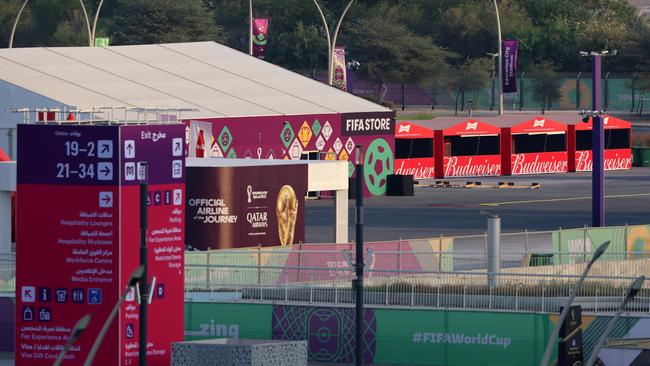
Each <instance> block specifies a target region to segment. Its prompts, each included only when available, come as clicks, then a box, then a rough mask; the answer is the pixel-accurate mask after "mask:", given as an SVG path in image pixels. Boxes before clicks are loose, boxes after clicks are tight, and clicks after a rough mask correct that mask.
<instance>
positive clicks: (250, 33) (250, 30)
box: [248, 0, 253, 56]
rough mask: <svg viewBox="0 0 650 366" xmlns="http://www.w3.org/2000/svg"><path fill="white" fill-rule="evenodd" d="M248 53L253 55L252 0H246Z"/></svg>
mask: <svg viewBox="0 0 650 366" xmlns="http://www.w3.org/2000/svg"><path fill="white" fill-rule="evenodd" d="M248 54H249V55H251V56H253V0H248Z"/></svg>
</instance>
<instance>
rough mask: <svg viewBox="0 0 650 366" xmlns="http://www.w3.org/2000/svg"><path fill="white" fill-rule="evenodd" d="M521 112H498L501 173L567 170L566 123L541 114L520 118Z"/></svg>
mask: <svg viewBox="0 0 650 366" xmlns="http://www.w3.org/2000/svg"><path fill="white" fill-rule="evenodd" d="M522 117H524V116H522V115H512V116H501V118H500V121H499V122H498V124H499V125H500V126H501V159H502V160H501V167H502V171H501V173H502V174H503V175H519V174H540V173H563V172H567V171H568V162H567V143H566V133H567V125H566V124H564V123H562V122H558V121H555V120H552V119H549V118H547V117H544V116H537V117H535V118H532V119H531V118H530V117H527V118H528V119H527V120H525V121H524V122H521V120H522Z"/></svg>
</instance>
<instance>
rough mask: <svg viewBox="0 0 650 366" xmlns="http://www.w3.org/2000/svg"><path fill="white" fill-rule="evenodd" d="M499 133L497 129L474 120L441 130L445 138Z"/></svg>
mask: <svg viewBox="0 0 650 366" xmlns="http://www.w3.org/2000/svg"><path fill="white" fill-rule="evenodd" d="M500 132H501V130H500V129H499V127H496V126H493V125H490V124H487V123H485V122H481V121H477V120H475V119H468V120H466V121H463V122H461V123H458V124H455V125H453V126H451V127H447V128H445V129H444V130H443V134H444V135H445V136H459V135H462V136H480V135H498V134H499V133H500Z"/></svg>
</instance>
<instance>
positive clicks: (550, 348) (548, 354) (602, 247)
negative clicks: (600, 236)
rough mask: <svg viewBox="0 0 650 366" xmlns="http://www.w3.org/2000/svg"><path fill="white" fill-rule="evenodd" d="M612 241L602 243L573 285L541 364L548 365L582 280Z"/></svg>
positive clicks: (547, 343)
mask: <svg viewBox="0 0 650 366" xmlns="http://www.w3.org/2000/svg"><path fill="white" fill-rule="evenodd" d="M609 243H610V241H609V240H608V241H606V242H604V243H602V244H601V245H600V246H599V247H598V249H596V251H595V252H594V256H593V257H591V260H590V261H589V263H587V266H586V267H585V269H584V271H583V272H582V275H580V278H579V279H578V282H576V284H575V286H573V289H572V290H571V295H570V296H569V298H568V299H567V301H566V303H565V304H564V307H563V308H562V312H560V318H559V319H558V321H557V323H556V324H555V327H554V328H553V331H552V332H551V334H550V335H549V338H548V341H547V342H546V349H545V350H544V356H543V357H542V361H541V362H540V366H548V362H549V361H550V359H551V352H553V346H554V345H555V343H556V342H557V340H558V336H559V334H560V328H561V327H562V323H564V320H565V319H566V317H567V315H568V314H569V309H570V308H571V304H572V303H573V299H575V297H576V294H577V293H578V291H579V290H580V286H582V282H583V281H584V280H585V277H587V274H588V273H589V271H590V270H591V266H593V264H594V263H595V262H596V261H597V260H598V258H600V256H601V255H603V253H604V252H605V250H606V249H607V247H608V246H609Z"/></svg>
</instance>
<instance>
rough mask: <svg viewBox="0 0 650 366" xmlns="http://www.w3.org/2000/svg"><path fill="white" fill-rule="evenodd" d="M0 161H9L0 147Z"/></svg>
mask: <svg viewBox="0 0 650 366" xmlns="http://www.w3.org/2000/svg"><path fill="white" fill-rule="evenodd" d="M0 161H11V159H10V158H9V156H7V154H5V152H4V151H3V150H2V148H1V147H0Z"/></svg>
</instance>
